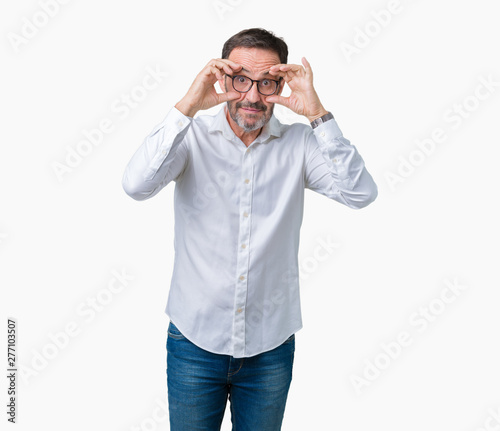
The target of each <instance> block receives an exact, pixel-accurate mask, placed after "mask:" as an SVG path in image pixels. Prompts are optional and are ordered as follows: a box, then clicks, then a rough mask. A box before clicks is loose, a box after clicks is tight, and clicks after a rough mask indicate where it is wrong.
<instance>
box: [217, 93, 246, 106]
mask: <svg viewBox="0 0 500 431" xmlns="http://www.w3.org/2000/svg"><path fill="white" fill-rule="evenodd" d="M217 96H218V98H219V103H223V102H227V101H229V100H235V99H239V97H240V96H241V94H240V93H238V92H236V91H228V92H226V93H218V94H217Z"/></svg>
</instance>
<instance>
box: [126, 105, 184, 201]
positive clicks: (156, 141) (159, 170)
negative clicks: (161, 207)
mask: <svg viewBox="0 0 500 431" xmlns="http://www.w3.org/2000/svg"><path fill="white" fill-rule="evenodd" d="M191 122H192V118H191V117H187V116H185V115H184V114H182V113H181V112H180V111H179V110H178V109H177V108H175V107H173V108H172V109H171V110H170V111H169V113H168V114H167V116H166V117H165V119H164V120H163V121H162V122H161V123H160V124H158V125H157V126H156V127H155V128H154V129H153V131H152V132H151V133H150V134H149V135H148V136H147V137H146V138H145V139H144V142H143V143H142V145H141V146H140V147H139V148H138V149H137V151H136V152H135V154H134V155H133V156H132V159H131V160H130V162H129V163H128V165H127V167H126V168H125V172H124V174H123V178H122V186H123V189H124V190H125V192H126V193H127V194H128V195H129V196H130V197H132V198H134V199H136V200H145V199H149V198H151V197H153V196H154V195H156V194H157V193H158V192H159V191H160V190H161V189H162V188H163V187H165V186H166V185H167V184H168V183H170V182H171V181H172V180H174V181H177V180H178V179H179V177H180V176H181V175H182V173H183V172H184V169H185V167H186V164H187V163H188V159H189V152H188V148H187V146H186V144H185V142H184V137H185V136H186V133H187V131H188V130H189V126H190V125H191Z"/></svg>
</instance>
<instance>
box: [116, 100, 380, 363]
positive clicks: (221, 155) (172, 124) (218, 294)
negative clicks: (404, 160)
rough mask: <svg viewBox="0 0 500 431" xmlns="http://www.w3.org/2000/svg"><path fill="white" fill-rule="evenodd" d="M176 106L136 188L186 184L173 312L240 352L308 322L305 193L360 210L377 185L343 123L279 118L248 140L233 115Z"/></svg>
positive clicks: (144, 157)
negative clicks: (303, 279) (303, 267)
mask: <svg viewBox="0 0 500 431" xmlns="http://www.w3.org/2000/svg"><path fill="white" fill-rule="evenodd" d="M226 110H227V107H226V105H225V104H224V107H223V108H222V109H221V110H220V111H219V113H218V114H217V115H200V116H198V117H196V118H194V119H193V118H190V117H187V116H185V115H183V114H182V113H181V112H180V111H179V110H177V109H176V108H175V107H174V108H172V109H171V110H170V112H169V113H168V114H167V116H166V117H165V119H164V121H163V122H161V123H160V124H159V125H157V126H156V127H155V128H154V130H153V131H152V132H151V134H150V135H149V136H147V137H146V139H145V140H144V142H143V144H142V145H141V146H140V147H139V149H138V150H137V151H136V153H135V154H134V155H133V157H132V159H131V160H130V162H129V164H128V166H127V167H126V169H125V173H124V176H123V188H124V190H125V192H126V193H127V194H128V195H129V196H131V197H132V198H134V199H136V200H144V199H149V198H151V197H153V196H154V195H156V194H157V193H158V192H159V191H160V190H161V189H162V188H163V187H165V186H166V185H167V184H169V183H170V182H171V181H174V182H175V190H174V212H175V237H174V250H175V258H174V268H173V274H172V279H171V284H170V291H169V296H168V301H167V306H166V309H165V312H166V313H167V315H168V316H169V317H170V319H171V320H172V321H173V322H174V324H175V325H176V326H177V327H178V328H179V330H180V331H181V332H182V333H183V334H184V335H185V336H186V338H187V339H188V340H190V341H191V342H193V343H194V344H196V345H197V346H199V347H201V348H202V349H205V350H208V351H210V352H213V353H219V354H225V355H231V356H233V357H235V358H242V357H249V356H254V355H257V354H259V353H262V352H266V351H268V350H271V349H273V348H275V347H277V346H279V345H280V344H281V343H283V342H284V341H285V340H286V339H287V338H288V337H290V336H291V335H292V334H294V333H295V332H297V331H298V330H299V329H301V328H302V317H301V309H300V296H299V270H298V249H299V233H300V226H301V224H302V215H303V206H304V189H305V188H308V189H311V190H314V191H316V192H318V193H321V194H322V195H324V196H326V197H327V198H330V199H333V200H335V201H337V202H340V203H342V204H344V205H347V206H348V207H350V208H355V209H357V208H362V207H364V206H366V205H368V204H369V203H371V202H372V201H373V200H374V199H375V198H376V196H377V193H378V192H377V186H376V184H375V182H374V181H373V179H372V177H371V175H370V174H369V173H368V171H367V170H366V168H365V165H364V162H363V159H362V158H361V156H360V155H359V153H358V151H357V150H356V148H355V147H354V146H353V145H351V144H350V142H349V141H348V140H347V139H345V138H344V137H343V135H342V132H341V131H340V129H339V127H338V125H337V122H336V120H335V119H332V120H329V121H327V122H325V123H323V124H321V125H320V126H318V127H317V128H315V129H312V128H311V127H310V126H309V125H305V124H300V123H297V124H293V125H285V124H281V123H280V122H279V121H278V119H277V118H276V117H275V116H274V115H273V116H272V117H271V119H270V121H269V122H268V123H267V124H266V126H264V128H263V130H262V132H261V134H260V135H259V136H258V137H257V138H256V139H255V141H253V142H252V143H251V144H250V145H249V146H248V147H246V146H245V144H244V143H243V142H242V141H241V140H240V139H239V138H238V137H237V136H236V135H235V134H234V132H233V131H232V129H231V127H230V126H229V123H228V121H227V119H226Z"/></svg>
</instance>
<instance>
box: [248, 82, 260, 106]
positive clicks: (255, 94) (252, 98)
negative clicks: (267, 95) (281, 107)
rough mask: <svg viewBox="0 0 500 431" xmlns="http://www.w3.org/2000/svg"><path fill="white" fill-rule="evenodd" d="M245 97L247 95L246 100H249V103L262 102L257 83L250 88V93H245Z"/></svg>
mask: <svg viewBox="0 0 500 431" xmlns="http://www.w3.org/2000/svg"><path fill="white" fill-rule="evenodd" d="M245 95H246V97H245V99H247V100H248V101H249V102H252V103H255V102H258V101H259V100H260V93H259V91H258V90H257V83H256V82H254V83H253V85H252V88H250V91H248V92H247V93H245Z"/></svg>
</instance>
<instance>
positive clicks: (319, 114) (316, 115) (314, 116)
mask: <svg viewBox="0 0 500 431" xmlns="http://www.w3.org/2000/svg"><path fill="white" fill-rule="evenodd" d="M326 114H328V111H327V110H326V109H325V108H323V107H321V109H320V110H319V111H318V112H315V113H314V114H311V115H306V117H307V119H308V120H309V122H310V123H312V122H313V121H314V120H316V119H318V118H321V117H323V116H324V115H326Z"/></svg>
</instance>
